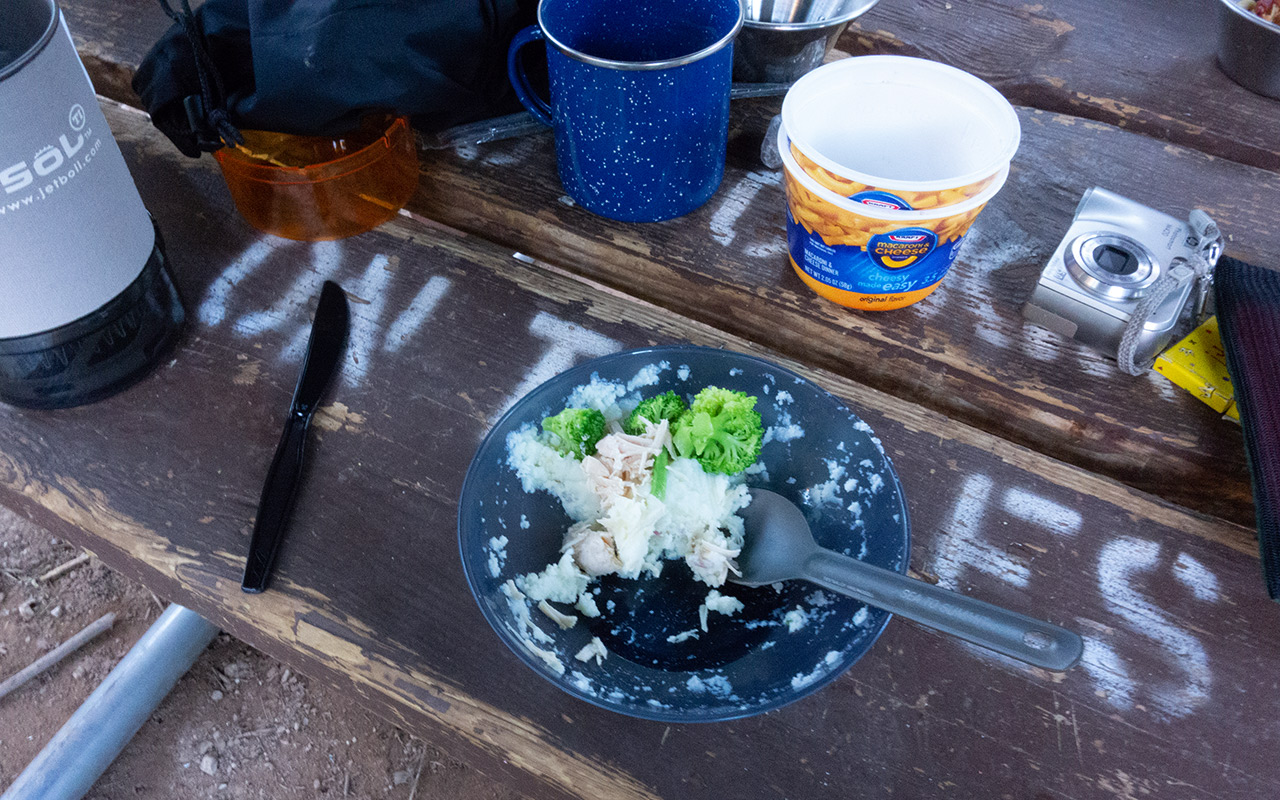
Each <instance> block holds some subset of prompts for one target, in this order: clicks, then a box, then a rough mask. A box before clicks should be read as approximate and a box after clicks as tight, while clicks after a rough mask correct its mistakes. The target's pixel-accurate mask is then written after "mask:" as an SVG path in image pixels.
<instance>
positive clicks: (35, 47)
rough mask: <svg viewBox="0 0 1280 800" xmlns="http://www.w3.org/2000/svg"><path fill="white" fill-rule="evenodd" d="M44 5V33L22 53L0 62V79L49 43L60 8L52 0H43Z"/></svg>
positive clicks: (56, 23)
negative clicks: (47, 19)
mask: <svg viewBox="0 0 1280 800" xmlns="http://www.w3.org/2000/svg"><path fill="white" fill-rule="evenodd" d="M44 5H45V6H47V7H48V9H49V23H48V24H47V25H46V26H45V28H44V33H42V34H40V37H39V38H37V39H36V40H35V41H34V42H33V43H32V44H31V46H30V47H28V48H27V49H26V50H25V51H24V52H23V53H22V55H20V56H18V57H17V58H15V59H14V60H12V61H10V62H9V63H8V64H0V81H2V80H4V79H5V78H8V77H9V76H11V75H13V74H15V73H16V72H17V71H18V70H20V69H22V68H23V67H25V66H26V65H27V64H28V63H30V62H31V60H32V59H34V58H35V57H36V56H37V55H39V54H40V51H41V50H43V49H44V48H45V45H47V44H49V40H50V39H52V38H53V34H54V31H56V30H57V29H58V21H59V20H61V19H62V9H60V8H58V5H57V4H56V3H55V2H54V0H45V3H44Z"/></svg>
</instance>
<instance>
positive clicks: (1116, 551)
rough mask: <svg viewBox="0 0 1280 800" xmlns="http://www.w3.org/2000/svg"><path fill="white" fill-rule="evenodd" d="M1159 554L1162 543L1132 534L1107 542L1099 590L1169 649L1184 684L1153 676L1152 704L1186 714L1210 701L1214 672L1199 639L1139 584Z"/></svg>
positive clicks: (1148, 684) (1166, 711) (1138, 627)
mask: <svg viewBox="0 0 1280 800" xmlns="http://www.w3.org/2000/svg"><path fill="white" fill-rule="evenodd" d="M1159 557H1160V544H1159V543H1157V542H1151V541H1145V540H1142V539H1135V538H1133V537H1129V536H1125V537H1121V538H1119V539H1116V540H1114V541H1111V542H1108V543H1107V544H1105V545H1103V548H1102V551H1101V552H1100V553H1099V554H1098V589H1099V591H1100V592H1101V593H1102V598H1103V601H1104V602H1105V603H1106V605H1107V608H1108V610H1109V611H1111V612H1112V613H1114V614H1115V615H1117V616H1119V617H1120V618H1122V619H1124V620H1125V622H1127V623H1128V625H1129V627H1130V628H1131V629H1132V630H1133V631H1134V632H1135V633H1137V634H1139V635H1141V636H1145V637H1146V638H1148V639H1150V640H1152V641H1153V642H1155V643H1156V644H1157V645H1159V646H1160V647H1161V648H1162V649H1164V650H1165V651H1166V652H1167V653H1168V654H1169V658H1168V663H1169V669H1168V673H1169V674H1174V673H1175V671H1176V672H1181V673H1183V674H1184V675H1185V679H1184V680H1183V681H1182V682H1181V683H1178V682H1177V681H1176V680H1160V679H1159V678H1157V677H1156V676H1154V675H1153V676H1152V678H1151V680H1149V681H1148V682H1146V684H1145V686H1146V689H1147V691H1148V692H1149V693H1150V695H1151V703H1152V705H1154V706H1155V707H1156V708H1157V709H1158V710H1159V711H1161V712H1163V713H1164V714H1166V715H1168V716H1170V717H1184V716H1186V715H1187V714H1190V713H1191V712H1192V711H1194V710H1195V709H1196V708H1198V707H1200V706H1202V705H1204V704H1205V703H1206V702H1207V701H1208V699H1209V686H1210V684H1211V682H1212V674H1211V672H1210V669H1209V657H1208V655H1207V654H1206V653H1205V650H1204V645H1202V644H1201V643H1200V640H1199V639H1197V638H1196V637H1195V636H1193V635H1192V634H1191V633H1190V632H1189V631H1187V630H1186V629H1185V628H1182V627H1179V626H1178V624H1177V622H1176V620H1175V619H1174V618H1173V617H1172V616H1170V614H1169V613H1168V612H1166V611H1164V610H1163V609H1161V608H1159V607H1158V606H1157V605H1156V604H1154V603H1152V602H1151V601H1150V600H1149V599H1148V598H1147V596H1146V595H1144V594H1143V593H1142V592H1141V591H1139V589H1138V588H1137V586H1135V583H1136V580H1135V579H1136V577H1137V576H1138V575H1140V574H1142V573H1144V572H1150V571H1151V570H1153V569H1155V567H1156V566H1157V563H1158V561H1159Z"/></svg>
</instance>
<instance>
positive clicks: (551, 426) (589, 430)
mask: <svg viewBox="0 0 1280 800" xmlns="http://www.w3.org/2000/svg"><path fill="white" fill-rule="evenodd" d="M542 429H543V430H544V431H546V432H547V433H549V434H551V446H552V447H554V448H555V449H557V450H559V451H560V452H561V453H564V454H565V455H571V456H573V457H574V458H582V457H583V456H586V455H590V454H592V453H594V452H595V451H596V443H597V442H599V441H600V440H601V439H603V438H604V414H601V413H600V412H599V411H597V410H595V409H594V408H566V409H565V410H564V411H561V412H560V413H559V414H556V415H555V416H554V417H547V418H546V419H544V420H543V421H542Z"/></svg>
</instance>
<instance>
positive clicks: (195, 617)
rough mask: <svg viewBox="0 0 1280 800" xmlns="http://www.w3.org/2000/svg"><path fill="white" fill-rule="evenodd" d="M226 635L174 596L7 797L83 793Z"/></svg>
mask: <svg viewBox="0 0 1280 800" xmlns="http://www.w3.org/2000/svg"><path fill="white" fill-rule="evenodd" d="M217 635H218V628H217V626H216V625H214V624H213V623H211V622H209V621H208V620H207V619H205V618H204V617H202V616H200V615H199V614H197V613H195V612H194V611H191V610H190V609H187V608H183V607H182V606H180V605H177V604H176V603H174V604H171V605H170V606H169V607H168V608H167V609H165V611H164V613H163V614H161V615H160V618H159V619H157V620H156V621H155V622H154V623H153V624H152V625H151V627H150V628H148V629H147V632H146V633H144V634H143V635H142V638H141V639H139V640H138V643H137V644H135V645H134V646H133V647H132V648H131V649H130V650H129V652H128V653H126V654H125V657H124V658H123V659H121V660H120V663H119V664H117V665H116V667H115V669H113V670H111V674H110V675H108V676H107V678H106V680H104V681H103V682H102V684H101V685H100V686H99V687H98V688H97V689H95V690H94V692H93V694H91V695H89V697H88V698H86V699H85V701H84V703H82V704H81V705H80V708H78V709H76V713H74V714H72V715H71V719H69V720H67V723H66V724H65V725H63V726H62V728H61V729H60V730H59V731H58V732H57V733H56V734H54V737H53V738H52V739H51V740H50V741H49V744H47V745H45V747H44V749H43V750H41V751H40V753H39V754H38V755H37V756H36V757H35V759H34V760H32V762H31V763H30V764H28V765H27V768H26V769H24V770H23V771H22V774H21V775H19V776H18V778H17V780H15V781H14V782H13V784H12V785H11V786H10V787H9V788H8V790H7V791H5V793H4V794H3V795H0V800H79V799H80V798H81V797H83V796H84V794H85V792H88V791H89V789H90V787H92V786H93V784H94V782H95V781H96V780H98V777H99V776H101V775H102V773H103V772H105V771H106V769H107V767H109V766H111V762H112V761H114V760H115V758H116V756H118V755H119V754H120V751H121V750H123V749H124V748H125V745H127V744H128V743H129V740H130V739H132V738H133V735H134V734H135V733H137V732H138V729H139V728H141V727H142V723H144V722H146V721H147V718H148V717H150V716H151V712H153V711H155V709H156V706H158V705H160V701H161V700H163V699H164V698H165V695H167V694H169V691H170V690H171V689H173V686H174V684H176V683H177V682H178V679H179V678H181V677H182V676H183V674H185V673H186V671H187V670H188V669H190V668H191V665H192V664H193V663H195V660H196V658H197V657H198V656H199V655H200V653H202V652H203V651H204V649H205V648H206V647H208V645H209V643H210V642H212V641H213V637H215V636H217Z"/></svg>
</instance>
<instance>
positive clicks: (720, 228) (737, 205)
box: [711, 172, 781, 246]
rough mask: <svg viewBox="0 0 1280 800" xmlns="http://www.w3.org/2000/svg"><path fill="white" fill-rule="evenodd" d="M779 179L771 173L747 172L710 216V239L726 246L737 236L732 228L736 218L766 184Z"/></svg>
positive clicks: (736, 220) (773, 182)
mask: <svg viewBox="0 0 1280 800" xmlns="http://www.w3.org/2000/svg"><path fill="white" fill-rule="evenodd" d="M780 179H781V177H780V176H779V175H778V174H776V173H772V172H749V173H747V174H746V175H744V176H743V177H742V179H741V180H740V181H738V182H737V183H736V184H735V185H734V187H733V188H732V189H730V190H729V192H728V194H726V195H725V198H724V200H723V201H721V203H720V207H719V208H717V209H716V210H715V213H714V214H712V215H711V238H712V239H715V240H716V241H717V242H719V243H720V244H722V245H725V246H728V245H729V243H730V242H732V241H733V240H734V238H735V237H736V236H737V235H738V234H737V232H736V231H735V230H734V226H735V225H736V224H737V222H738V218H739V217H741V216H742V213H743V212H744V211H746V210H747V206H749V205H751V201H752V200H754V199H756V195H758V194H759V193H760V190H761V189H762V188H763V187H764V186H765V185H768V184H777V183H778V181H779V180H780Z"/></svg>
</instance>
